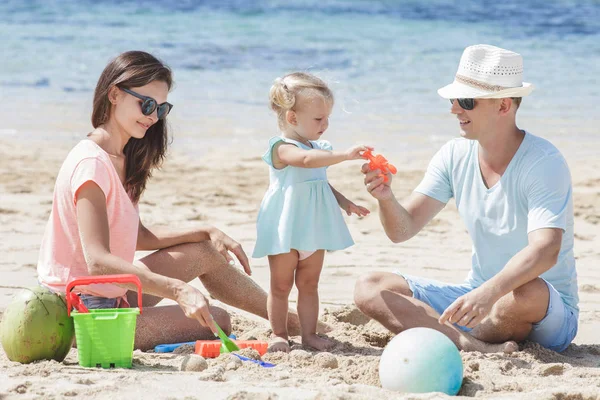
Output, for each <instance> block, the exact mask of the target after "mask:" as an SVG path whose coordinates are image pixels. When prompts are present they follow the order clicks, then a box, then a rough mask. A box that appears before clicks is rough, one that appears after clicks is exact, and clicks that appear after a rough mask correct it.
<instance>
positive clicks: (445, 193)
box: [415, 133, 579, 310]
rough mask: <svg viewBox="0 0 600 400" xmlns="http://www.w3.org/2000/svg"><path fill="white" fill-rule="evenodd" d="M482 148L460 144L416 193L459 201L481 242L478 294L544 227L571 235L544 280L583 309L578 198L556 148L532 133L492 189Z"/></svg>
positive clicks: (440, 156) (439, 156) (449, 147)
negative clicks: (576, 249)
mask: <svg viewBox="0 0 600 400" xmlns="http://www.w3.org/2000/svg"><path fill="white" fill-rule="evenodd" d="M478 153H479V144H478V142H477V141H475V140H467V139H463V138H458V139H453V140H451V141H449V142H448V143H446V144H445V145H444V146H443V147H442V148H441V149H440V150H439V151H438V152H437V153H436V155H435V156H434V157H433V159H432V160H431V162H430V164H429V167H428V168H427V172H426V174H425V177H424V178H423V181H422V182H421V183H420V184H419V186H418V187H417V188H416V189H415V191H416V192H419V193H423V194H424V195H426V196H429V197H432V198H434V199H436V200H439V201H441V202H443V203H447V202H448V201H449V200H450V198H452V197H454V199H455V201H456V206H457V208H458V212H459V213H460V216H461V217H462V219H463V221H464V222H465V224H466V227H467V230H468V232H469V235H470V236H471V239H472V241H473V251H472V269H471V272H470V273H469V275H468V277H467V281H468V282H469V283H470V284H471V285H473V286H474V287H477V286H480V285H481V284H482V283H483V282H485V281H487V280H489V279H490V278H492V277H493V276H494V275H496V274H497V273H498V272H500V270H502V268H504V266H505V265H506V264H507V263H508V261H509V260H510V259H511V258H512V257H514V256H515V255H516V254H517V253H518V252H520V251H521V250H522V249H523V248H525V247H526V246H527V245H528V243H529V242H528V237H527V234H528V233H530V232H532V231H534V230H536V229H542V228H560V229H562V230H563V237H562V245H561V249H560V254H559V256H558V262H557V263H556V265H554V266H553V267H552V268H551V269H550V270H548V271H547V272H545V273H544V274H542V275H541V277H542V278H544V279H545V280H546V281H548V282H550V283H551V284H552V285H553V286H554V287H555V288H556V290H558V292H559V293H560V295H561V297H562V299H563V301H564V302H565V303H566V304H567V305H569V306H571V307H573V308H574V309H575V310H578V306H577V304H578V302H579V296H578V294H577V272H576V270H575V256H574V254H573V198H572V188H571V175H570V172H569V167H568V166H567V163H566V161H565V159H564V158H563V156H562V155H561V154H560V152H559V151H558V149H557V148H556V147H554V145H552V144H551V143H550V142H548V141H547V140H545V139H542V138H540V137H537V136H534V135H532V134H530V133H525V137H524V139H523V142H522V143H521V145H520V146H519V149H518V150H517V152H516V153H515V155H514V157H513V159H512V160H511V161H510V164H509V165H508V167H507V168H506V171H505V172H504V174H503V175H502V177H501V179H500V180H499V181H498V182H497V183H496V184H495V185H494V186H493V187H491V188H489V189H488V188H487V187H486V186H485V184H484V182H483V178H482V176H481V170H480V168H479V157H478Z"/></svg>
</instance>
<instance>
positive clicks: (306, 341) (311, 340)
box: [302, 333, 335, 351]
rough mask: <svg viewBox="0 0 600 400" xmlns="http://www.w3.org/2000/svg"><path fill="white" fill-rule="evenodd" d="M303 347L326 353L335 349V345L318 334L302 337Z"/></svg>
mask: <svg viewBox="0 0 600 400" xmlns="http://www.w3.org/2000/svg"><path fill="white" fill-rule="evenodd" d="M302 345H303V346H308V347H312V348H313V349H316V350H319V351H326V350H329V349H331V348H333V346H335V343H334V342H332V341H331V340H329V339H325V338H322V337H320V336H319V335H317V334H316V333H313V334H312V335H309V336H303V337H302Z"/></svg>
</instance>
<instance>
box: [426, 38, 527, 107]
mask: <svg viewBox="0 0 600 400" xmlns="http://www.w3.org/2000/svg"><path fill="white" fill-rule="evenodd" d="M532 90H533V85H532V84H531V83H527V82H523V57H521V55H520V54H518V53H515V52H512V51H509V50H505V49H501V48H500V47H495V46H490V45H487V44H477V45H475V46H469V47H467V48H466V49H465V51H464V52H463V55H462V57H461V58H460V64H459V65H458V71H457V72H456V76H455V77H454V82H452V83H451V84H449V85H447V86H444V87H443V88H441V89H438V94H439V95H440V96H442V97H443V98H445V99H471V98H479V99H502V98H505V97H523V96H527V95H528V94H529V93H531V91H532Z"/></svg>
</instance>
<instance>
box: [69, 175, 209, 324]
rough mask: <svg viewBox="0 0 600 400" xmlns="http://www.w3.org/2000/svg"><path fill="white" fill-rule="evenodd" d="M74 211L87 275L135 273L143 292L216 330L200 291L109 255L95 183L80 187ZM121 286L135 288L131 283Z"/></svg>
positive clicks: (101, 203) (102, 199)
mask: <svg viewBox="0 0 600 400" xmlns="http://www.w3.org/2000/svg"><path fill="white" fill-rule="evenodd" d="M76 210H77V224H78V227H79V235H80V240H81V247H82V249H83V253H84V256H85V261H86V263H87V266H88V271H89V273H90V275H109V274H134V275H137V276H138V277H139V278H140V281H141V283H142V287H143V288H144V293H146V294H152V295H155V296H160V297H164V298H167V299H171V300H175V301H176V302H177V303H178V304H179V305H180V306H181V308H182V309H183V311H184V313H185V314H186V315H187V316H188V317H190V318H195V319H197V320H198V321H199V322H200V324H201V325H203V326H208V327H209V328H211V329H212V330H213V332H216V327H215V326H214V323H213V320H212V316H211V315H210V311H209V308H208V301H207V300H206V298H205V297H204V295H202V293H201V292H200V291H198V290H197V289H195V288H194V287H192V286H190V285H188V284H186V283H185V282H183V281H181V280H178V279H173V278H168V277H166V276H163V275H159V274H155V273H154V272H152V271H150V270H149V269H147V268H141V267H138V266H136V265H134V264H132V263H129V262H127V261H125V260H123V259H122V258H120V257H117V256H115V255H113V254H111V252H110V231H109V225H108V216H107V211H106V197H105V196H104V192H103V191H102V189H100V187H99V186H98V185H97V184H96V183H94V182H92V181H88V182H86V183H84V184H83V185H82V186H81V187H80V189H79V191H78V193H77V204H76ZM122 286H124V287H127V288H128V289H131V290H135V289H136V287H135V286H134V285H127V284H124V285H122Z"/></svg>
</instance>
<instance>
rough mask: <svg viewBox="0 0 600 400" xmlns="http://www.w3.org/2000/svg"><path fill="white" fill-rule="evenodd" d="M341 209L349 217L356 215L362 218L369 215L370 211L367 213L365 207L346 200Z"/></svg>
mask: <svg viewBox="0 0 600 400" xmlns="http://www.w3.org/2000/svg"><path fill="white" fill-rule="evenodd" d="M342 209H343V210H344V211H346V214H348V215H349V216H350V215H352V214H356V215H358V216H359V217H364V216H366V215H369V214H370V213H371V211H369V210H368V209H366V208H365V207H363V206H359V205H356V204H354V203H353V202H351V201H350V200H347V199H346V201H345V202H344V203H343V204H342Z"/></svg>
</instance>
